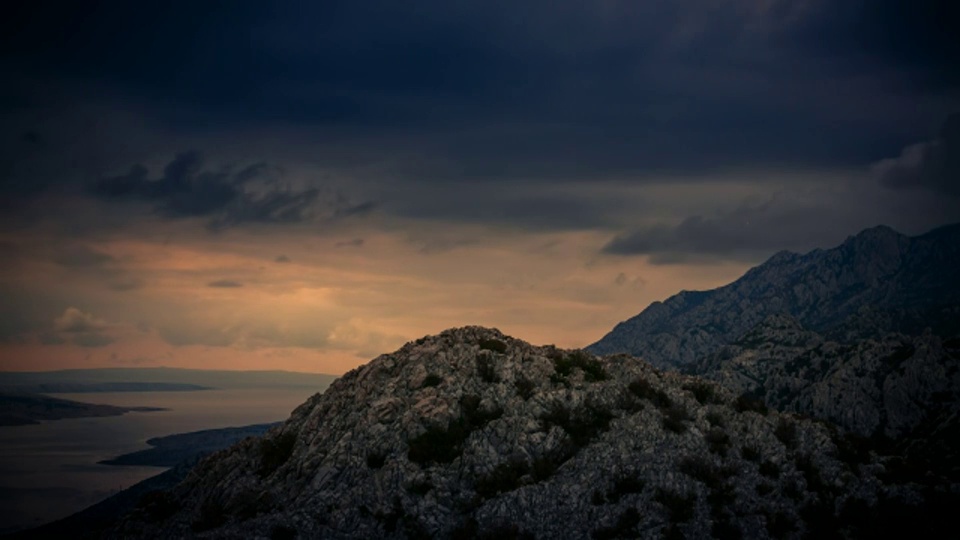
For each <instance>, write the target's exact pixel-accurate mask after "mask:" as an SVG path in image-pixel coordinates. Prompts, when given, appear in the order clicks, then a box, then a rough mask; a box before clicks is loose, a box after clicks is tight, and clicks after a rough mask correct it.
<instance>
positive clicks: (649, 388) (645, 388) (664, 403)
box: [627, 379, 673, 409]
mask: <svg viewBox="0 0 960 540" xmlns="http://www.w3.org/2000/svg"><path fill="white" fill-rule="evenodd" d="M627 389H628V390H630V393H632V394H633V395H635V396H637V397H638V398H640V399H645V400H647V401H649V402H650V403H653V404H654V405H655V406H657V407H658V408H660V409H666V408H667V407H670V406H671V405H673V400H671V399H670V396H668V395H667V393H666V392H664V391H663V390H659V389H656V388H654V387H653V385H651V384H650V382H649V381H647V380H646V379H637V380H635V381H633V382H632V383H630V385H629V386H627Z"/></svg>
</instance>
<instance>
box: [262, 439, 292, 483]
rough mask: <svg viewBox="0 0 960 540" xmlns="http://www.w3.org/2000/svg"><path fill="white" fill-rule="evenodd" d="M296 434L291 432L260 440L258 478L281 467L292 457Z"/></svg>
mask: <svg viewBox="0 0 960 540" xmlns="http://www.w3.org/2000/svg"><path fill="white" fill-rule="evenodd" d="M296 443H297V434H296V433H294V432H291V431H286V432H283V433H280V434H279V435H276V436H273V437H265V438H263V439H261V440H260V470H259V471H258V472H259V473H260V476H267V475H269V474H272V473H273V472H274V471H276V470H277V469H279V468H280V467H281V466H283V464H284V463H286V462H287V460H288V459H290V456H291V455H293V447H294V445H295V444H296Z"/></svg>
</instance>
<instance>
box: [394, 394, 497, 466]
mask: <svg viewBox="0 0 960 540" xmlns="http://www.w3.org/2000/svg"><path fill="white" fill-rule="evenodd" d="M460 411H461V414H460V417H459V418H456V419H453V420H450V421H449V422H448V423H447V425H446V426H431V427H429V428H427V431H426V432H424V433H422V434H420V435H418V436H416V437H414V438H413V439H410V440H409V441H408V442H407V446H408V449H407V457H408V458H409V459H410V461H413V462H414V463H418V464H421V465H423V464H426V463H450V462H452V461H453V460H455V459H456V458H457V457H459V456H460V454H462V453H463V443H464V442H465V441H466V440H467V437H469V436H470V433H472V432H473V431H474V430H477V429H482V428H483V427H484V426H485V425H487V423H489V422H491V421H493V420H496V419H497V418H500V416H501V415H502V414H503V411H502V410H500V409H493V410H490V411H484V410H482V409H480V397H479V396H475V395H467V396H464V397H463V398H462V399H461V400H460Z"/></svg>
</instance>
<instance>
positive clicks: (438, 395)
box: [110, 327, 956, 539]
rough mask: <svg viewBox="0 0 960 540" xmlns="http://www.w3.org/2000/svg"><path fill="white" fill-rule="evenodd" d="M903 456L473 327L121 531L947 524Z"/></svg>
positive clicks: (386, 362) (166, 494) (353, 386)
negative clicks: (896, 459) (894, 458)
mask: <svg viewBox="0 0 960 540" xmlns="http://www.w3.org/2000/svg"><path fill="white" fill-rule="evenodd" d="M798 339H799V340H800V341H798V343H797V346H798V347H804V346H806V342H801V341H802V340H803V339H806V338H798ZM903 471H904V468H903V467H902V466H898V464H897V463H895V462H894V461H892V460H891V459H890V458H886V457H884V456H882V455H879V454H877V453H876V452H872V451H870V449H869V448H865V447H863V446H862V445H858V444H857V441H856V440H853V439H851V438H849V437H847V436H844V435H842V434H841V432H840V431H839V430H837V429H835V428H832V427H830V426H829V425H828V424H825V423H821V422H814V421H811V420H807V419H804V418H802V417H800V416H798V415H794V414H788V413H779V412H775V411H772V410H768V409H767V408H766V407H764V406H763V404H762V403H760V402H758V401H755V400H751V399H749V398H748V397H745V396H742V395H741V396H738V395H737V393H735V392H732V391H730V390H728V389H726V388H724V387H722V386H720V385H718V384H716V383H713V382H708V381H704V380H702V379H699V378H695V377H691V376H688V375H684V374H681V373H677V372H662V371H659V370H657V369H656V368H654V367H653V366H651V365H650V364H649V363H647V362H644V361H638V360H636V359H633V358H630V357H627V356H610V357H604V358H600V357H597V356H594V355H592V354H589V353H586V352H583V351H569V350H561V349H557V348H555V347H552V346H546V347H536V346H533V345H530V344H528V343H525V342H523V341H520V340H517V339H513V338H511V337H508V336H504V335H503V334H501V333H500V332H498V331H496V330H491V329H485V328H479V327H466V328H459V329H453V330H448V331H445V332H443V333H441V334H439V335H436V336H430V337H426V338H422V339H420V340H417V341H416V342H412V343H408V344H407V345H405V346H404V347H402V348H401V349H400V350H398V351H396V352H394V353H391V354H386V355H382V356H380V357H378V358H376V359H374V360H373V361H371V362H370V363H368V364H366V365H364V366H362V367H360V368H357V369H355V370H353V371H351V372H349V373H347V374H346V375H344V376H343V377H342V378H340V379H339V380H337V381H336V382H335V383H333V384H332V385H331V386H330V388H329V389H327V390H326V391H325V392H324V393H322V394H317V395H315V396H313V397H312V398H310V399H309V400H308V401H307V402H306V403H304V404H303V405H301V406H300V407H298V408H297V409H296V410H295V411H294V412H293V414H292V415H291V417H290V418H289V419H288V420H287V421H286V422H285V423H284V424H283V425H281V426H279V427H277V428H275V429H273V430H271V431H270V432H269V433H268V434H267V435H266V436H265V437H263V438H251V439H247V440H246V441H244V442H241V443H239V444H238V445H236V446H233V447H232V448H230V449H227V450H224V451H221V452H218V453H216V454H214V455H212V456H210V457H208V458H206V459H205V460H203V461H202V462H201V463H200V464H199V465H198V466H197V467H196V468H195V469H194V470H193V471H192V472H191V473H190V475H189V476H188V477H187V479H186V480H185V481H184V482H182V483H181V484H179V485H178V486H177V487H175V488H173V489H171V490H167V491H158V492H153V493H150V494H148V495H147V496H145V497H144V498H143V499H142V500H141V502H140V504H139V506H138V508H137V509H136V510H135V511H134V512H133V513H132V514H130V515H128V516H127V517H126V518H125V519H124V520H123V521H122V522H121V523H120V524H119V525H118V526H117V527H116V528H115V529H114V530H113V531H112V532H111V533H110V536H112V537H115V538H189V537H203V538H278V539H279V538H503V539H506V538H635V537H639V538H662V537H667V538H683V537H686V538H708V537H711V536H712V537H716V538H741V537H742V538H789V537H799V536H816V537H836V536H838V535H844V536H847V537H870V536H878V535H880V533H881V532H883V533H890V532H891V531H895V530H904V529H908V530H910V532H911V533H912V534H915V535H920V536H923V535H927V536H937V535H942V536H945V535H946V534H947V532H949V531H948V529H946V528H944V523H946V522H944V521H939V520H938V516H941V515H942V514H941V513H940V511H942V510H944V509H949V508H953V506H951V505H952V504H954V503H955V502H956V501H955V500H954V499H955V497H954V498H951V497H952V496H951V495H950V494H949V490H947V491H944V490H942V489H939V490H938V488H935V487H931V485H930V484H929V483H924V482H922V481H919V480H917V478H916V477H912V476H910V474H908V473H904V472H903ZM943 514H946V512H943Z"/></svg>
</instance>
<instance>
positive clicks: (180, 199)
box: [90, 152, 317, 227]
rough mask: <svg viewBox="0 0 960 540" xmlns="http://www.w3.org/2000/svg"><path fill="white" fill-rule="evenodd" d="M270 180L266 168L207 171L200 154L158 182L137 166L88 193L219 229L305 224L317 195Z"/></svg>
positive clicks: (182, 160) (188, 156)
mask: <svg viewBox="0 0 960 540" xmlns="http://www.w3.org/2000/svg"><path fill="white" fill-rule="evenodd" d="M268 175H269V171H268V168H267V167H266V165H264V164H262V163H258V164H254V165H250V166H248V167H245V168H243V169H241V170H240V171H238V172H232V171H230V170H229V169H223V170H219V171H211V170H206V169H204V164H203V158H202V157H201V156H200V154H199V153H198V152H185V153H182V154H179V155H178V156H177V157H176V158H174V159H173V161H171V162H170V163H169V164H168V165H167V166H166V167H165V168H164V171H163V175H162V176H161V177H159V178H155V179H151V178H149V173H148V171H147V169H146V167H144V166H143V165H135V166H134V167H132V168H131V169H130V171H129V172H127V173H126V174H123V175H121V176H116V177H112V178H104V179H102V180H100V181H98V182H96V183H95V184H93V185H92V186H91V187H90V192H91V193H92V194H93V195H95V196H96V197H99V198H101V199H105V200H139V201H143V202H146V203H148V204H150V205H152V206H153V208H154V209H155V210H156V211H157V212H159V213H160V214H162V215H164V216H167V217H172V218H182V217H210V218H212V221H211V222H210V223H211V224H212V226H215V227H221V226H227V225H235V224H239V223H243V222H261V223H269V222H291V221H301V220H303V219H305V217H306V213H307V211H308V209H309V206H310V205H311V204H312V203H313V202H314V201H315V200H316V197H317V192H316V190H310V189H308V190H301V191H296V190H293V189H291V188H290V187H289V186H283V185H281V184H280V183H279V182H278V181H277V180H276V179H274V178H271V177H269V176H268ZM255 184H261V185H260V186H256V185H255ZM256 187H266V190H265V191H261V192H258V191H257V190H256Z"/></svg>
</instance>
